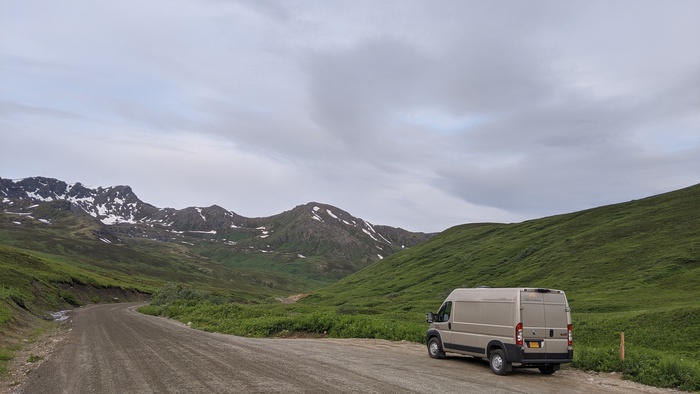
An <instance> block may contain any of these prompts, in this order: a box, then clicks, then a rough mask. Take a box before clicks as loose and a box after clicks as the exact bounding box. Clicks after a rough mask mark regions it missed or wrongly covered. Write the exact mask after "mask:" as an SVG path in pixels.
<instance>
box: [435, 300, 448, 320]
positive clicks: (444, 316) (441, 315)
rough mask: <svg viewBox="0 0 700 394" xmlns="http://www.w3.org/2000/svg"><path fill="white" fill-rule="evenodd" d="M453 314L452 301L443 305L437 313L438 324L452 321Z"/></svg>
mask: <svg viewBox="0 0 700 394" xmlns="http://www.w3.org/2000/svg"><path fill="white" fill-rule="evenodd" d="M451 314H452V301H447V302H446V303H444V304H442V307H441V308H440V310H439V311H438V313H437V320H436V321H437V322H446V321H448V320H450V315H451Z"/></svg>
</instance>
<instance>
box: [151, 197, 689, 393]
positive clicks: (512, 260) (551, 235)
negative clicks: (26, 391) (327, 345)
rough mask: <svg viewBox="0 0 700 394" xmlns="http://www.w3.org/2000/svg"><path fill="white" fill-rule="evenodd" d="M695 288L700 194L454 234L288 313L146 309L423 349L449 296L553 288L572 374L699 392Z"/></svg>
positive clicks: (208, 325)
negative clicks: (562, 310)
mask: <svg viewBox="0 0 700 394" xmlns="http://www.w3.org/2000/svg"><path fill="white" fill-rule="evenodd" d="M698 283H700V185H696V186H693V187H689V188H686V189H683V190H679V191H675V192H671V193H666V194H663V195H658V196H654V197H649V198H645V199H642V200H637V201H631V202H627V203H622V204H615V205H610V206H605V207H600V208H595V209H590V210H586V211H581V212H575V213H571V214H565V215H557V216H552V217H547V218H543V219H538V220H530V221H526V222H523V223H516V224H469V225H462V226H457V227H454V228H451V229H449V230H447V231H445V232H443V233H441V234H439V235H437V236H435V237H434V238H432V239H431V240H429V241H427V242H425V243H423V244H420V245H418V246H415V247H413V248H410V249H408V250H405V251H403V252H400V253H398V254H395V255H393V256H390V257H388V258H386V259H384V260H382V261H379V262H376V263H374V264H372V265H370V266H369V267H367V268H365V269H363V270H362V271H360V272H357V273H355V274H353V275H350V276H348V277H346V278H344V279H341V280H340V281H338V282H336V283H335V284H333V285H331V286H328V287H325V288H322V289H320V290H317V291H314V292H313V293H312V294H311V295H310V296H308V297H306V298H304V299H303V300H302V301H300V302H298V303H297V304H294V305H291V306H290V305H281V306H264V307H261V306H246V307H243V306H232V305H213V304H211V303H207V302H204V303H197V302H189V303H187V302H177V301H176V302H172V303H161V304H159V305H154V306H152V307H149V308H146V309H147V310H146V312H150V313H156V314H158V313H160V314H164V315H167V316H171V317H176V318H179V319H181V320H183V321H184V320H186V321H191V322H193V323H194V326H195V327H199V328H202V329H208V330H213V331H221V332H229V333H235V334H239V335H290V334H292V333H293V332H307V333H315V334H316V335H330V336H350V337H352V336H354V337H376V338H387V339H394V340H396V339H407V340H414V341H422V340H424V333H425V330H426V328H427V324H426V323H425V312H426V311H429V310H430V311H436V310H437V309H438V307H439V306H440V304H441V302H442V301H443V299H444V297H445V296H446V295H447V294H448V293H449V292H450V291H451V290H452V289H454V288H456V287H475V286H483V285H486V286H492V287H511V286H513V287H519V286H523V287H552V288H558V289H562V290H565V291H566V293H567V295H568V297H569V301H570V304H571V307H572V318H573V323H574V340H575V348H576V350H575V363H574V365H575V366H577V367H580V368H584V369H586V370H590V369H593V370H599V371H623V372H624V373H625V376H626V377H627V378H630V379H634V380H637V381H640V382H643V383H647V384H653V385H658V386H664V387H680V388H683V389H688V390H700V286H699V285H698ZM621 331H624V332H625V337H626V343H627V358H626V360H625V362H624V363H623V362H621V361H620V360H619V358H618V356H617V353H618V349H619V348H618V347H619V335H620V332H621ZM426 357H427V355H426Z"/></svg>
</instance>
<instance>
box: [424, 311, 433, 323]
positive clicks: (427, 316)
mask: <svg viewBox="0 0 700 394" xmlns="http://www.w3.org/2000/svg"><path fill="white" fill-rule="evenodd" d="M425 321H427V322H428V323H432V322H433V312H428V313H426V314H425Z"/></svg>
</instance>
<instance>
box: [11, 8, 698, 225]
mask: <svg viewBox="0 0 700 394" xmlns="http://www.w3.org/2000/svg"><path fill="white" fill-rule="evenodd" d="M699 12H700V6H699V5H698V3H697V2H695V1H677V2H674V4H673V6H671V5H669V4H662V3H658V2H653V1H616V2H607V1H585V2H584V1H575V2H558V1H545V0H538V1H529V2H511V1H490V2H483V1H460V2H454V1H435V2H431V3H430V4H427V3H425V2H422V1H410V0H409V1H405V0H404V1H383V2H381V3H376V2H370V1H347V2H345V1H344V2H333V3H326V2H312V1H298V2H287V1H270V2H258V1H248V0H245V1H219V0H208V1H190V0H176V1H167V2H166V1H163V0H156V1H150V2H148V3H143V2H136V1H124V2H119V3H85V4H77V3H76V4H58V3H43V2H36V1H32V0H29V1H23V2H2V3H0V82H1V83H0V115H2V116H0V128H2V133H1V134H0V168H1V169H2V172H3V173H2V174H0V176H3V177H13V178H17V177H22V176H32V175H44V176H55V177H58V178H61V179H64V180H66V181H73V182H76V181H80V182H83V183H86V184H96V185H105V186H107V185H111V184H130V185H131V186H132V187H134V190H135V191H136V193H137V194H139V196H141V197H142V198H143V199H144V200H146V201H148V202H151V203H154V204H156V205H159V206H175V207H178V206H183V204H184V205H208V204H219V205H222V206H224V207H226V208H228V209H231V210H234V211H236V212H238V213H240V214H242V215H247V216H255V215H258V216H264V215H272V214H275V213H279V212H281V211H283V210H287V209H291V208H292V207H293V206H294V205H297V204H303V203H306V202H308V201H320V202H326V203H330V204H334V205H337V206H339V207H340V208H342V209H345V210H347V211H349V212H351V213H353V214H355V215H357V216H360V217H363V218H365V219H367V220H370V221H373V222H375V223H377V224H388V225H395V226H401V227H404V228H407V229H410V230H423V231H439V230H442V229H444V228H446V227H449V226H451V225H455V224H459V223H464V222H472V221H519V220H524V219H526V218H533V217H539V216H543V215H551V214H556V213H563V212H570V211H574V210H578V209H585V208H590V207H594V206H598V205H604V204H609V203H614V202H620V201H625V200H629V199H633V198H641V197H644V196H647V195H651V194H656V193H661V192H665V191H669V190H673V189H677V188H681V187H685V186H688V185H690V184H694V183H697V182H698V176H697V174H698V173H699V171H698V170H700V160H699V159H698V157H700V155H699V154H698V153H700V152H699V150H700V93H698V92H700V74H699V73H698V72H697V71H698V70H700V52H698V51H697V49H696V45H694V38H695V37H698V36H700V24H698V23H696V22H697V21H696V18H695V15H698V13H699Z"/></svg>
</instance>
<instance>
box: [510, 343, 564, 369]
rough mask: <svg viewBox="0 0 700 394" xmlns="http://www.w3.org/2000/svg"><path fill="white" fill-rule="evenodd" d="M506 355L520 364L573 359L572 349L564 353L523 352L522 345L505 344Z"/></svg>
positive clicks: (547, 362) (511, 360)
mask: <svg viewBox="0 0 700 394" xmlns="http://www.w3.org/2000/svg"><path fill="white" fill-rule="evenodd" d="M505 347H506V357H507V358H508V361H510V362H512V363H520V364H564V363H570V362H572V361H574V351H573V350H569V351H568V352H566V353H525V351H524V350H523V348H522V347H520V346H517V345H512V344H505Z"/></svg>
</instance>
